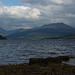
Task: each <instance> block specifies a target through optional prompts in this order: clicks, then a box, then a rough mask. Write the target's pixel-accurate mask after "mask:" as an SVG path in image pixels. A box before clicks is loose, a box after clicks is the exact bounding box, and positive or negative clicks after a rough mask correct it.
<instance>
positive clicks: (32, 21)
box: [0, 0, 75, 29]
mask: <svg viewBox="0 0 75 75" xmlns="http://www.w3.org/2000/svg"><path fill="white" fill-rule="evenodd" d="M20 2H22V3H23V4H25V6H0V25H1V26H2V27H4V28H5V29H16V28H21V27H22V28H23V27H24V28H25V27H26V28H28V27H38V26H41V25H43V24H48V23H56V22H64V23H66V24H68V25H71V26H74V25H75V10H74V9H75V0H20ZM0 5H2V3H0Z"/></svg>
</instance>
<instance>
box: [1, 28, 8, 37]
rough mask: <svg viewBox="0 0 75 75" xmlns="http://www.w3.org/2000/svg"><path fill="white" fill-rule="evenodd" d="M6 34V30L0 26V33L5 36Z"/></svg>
mask: <svg viewBox="0 0 75 75" xmlns="http://www.w3.org/2000/svg"><path fill="white" fill-rule="evenodd" d="M7 34H8V33H7V31H6V30H4V29H3V28H1V27H0V35H2V36H6V35H7Z"/></svg>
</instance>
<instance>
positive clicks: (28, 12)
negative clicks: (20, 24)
mask: <svg viewBox="0 0 75 75" xmlns="http://www.w3.org/2000/svg"><path fill="white" fill-rule="evenodd" d="M39 15H40V11H39V9H36V8H34V9H31V8H30V7H25V6H3V7H1V8H0V16H3V17H10V18H26V19H38V18H39Z"/></svg>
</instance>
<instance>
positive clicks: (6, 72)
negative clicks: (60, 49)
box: [0, 56, 75, 75]
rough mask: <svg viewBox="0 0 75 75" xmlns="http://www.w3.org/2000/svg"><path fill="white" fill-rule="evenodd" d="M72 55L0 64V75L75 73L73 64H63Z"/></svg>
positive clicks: (57, 74) (70, 74) (62, 74)
mask: <svg viewBox="0 0 75 75" xmlns="http://www.w3.org/2000/svg"><path fill="white" fill-rule="evenodd" d="M71 58H75V57H72V56H59V57H49V58H30V59H29V63H24V64H14V65H13V64H12V65H11V64H9V65H0V75H75V66H73V65H68V64H63V63H62V61H66V62H67V61H69V60H70V59H71Z"/></svg>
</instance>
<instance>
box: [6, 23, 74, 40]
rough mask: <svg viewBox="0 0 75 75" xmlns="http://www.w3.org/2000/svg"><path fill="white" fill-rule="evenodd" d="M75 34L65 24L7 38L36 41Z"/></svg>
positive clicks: (24, 32)
mask: <svg viewBox="0 0 75 75" xmlns="http://www.w3.org/2000/svg"><path fill="white" fill-rule="evenodd" d="M73 33H75V28H72V27H70V26H68V25H66V24H64V23H53V24H46V25H43V26H41V27H37V28H32V29H29V30H26V31H21V32H17V33H15V34H11V35H9V36H7V38H9V39H35V38H37V39H38V38H46V37H49V38H52V37H60V36H66V35H70V34H73Z"/></svg>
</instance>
